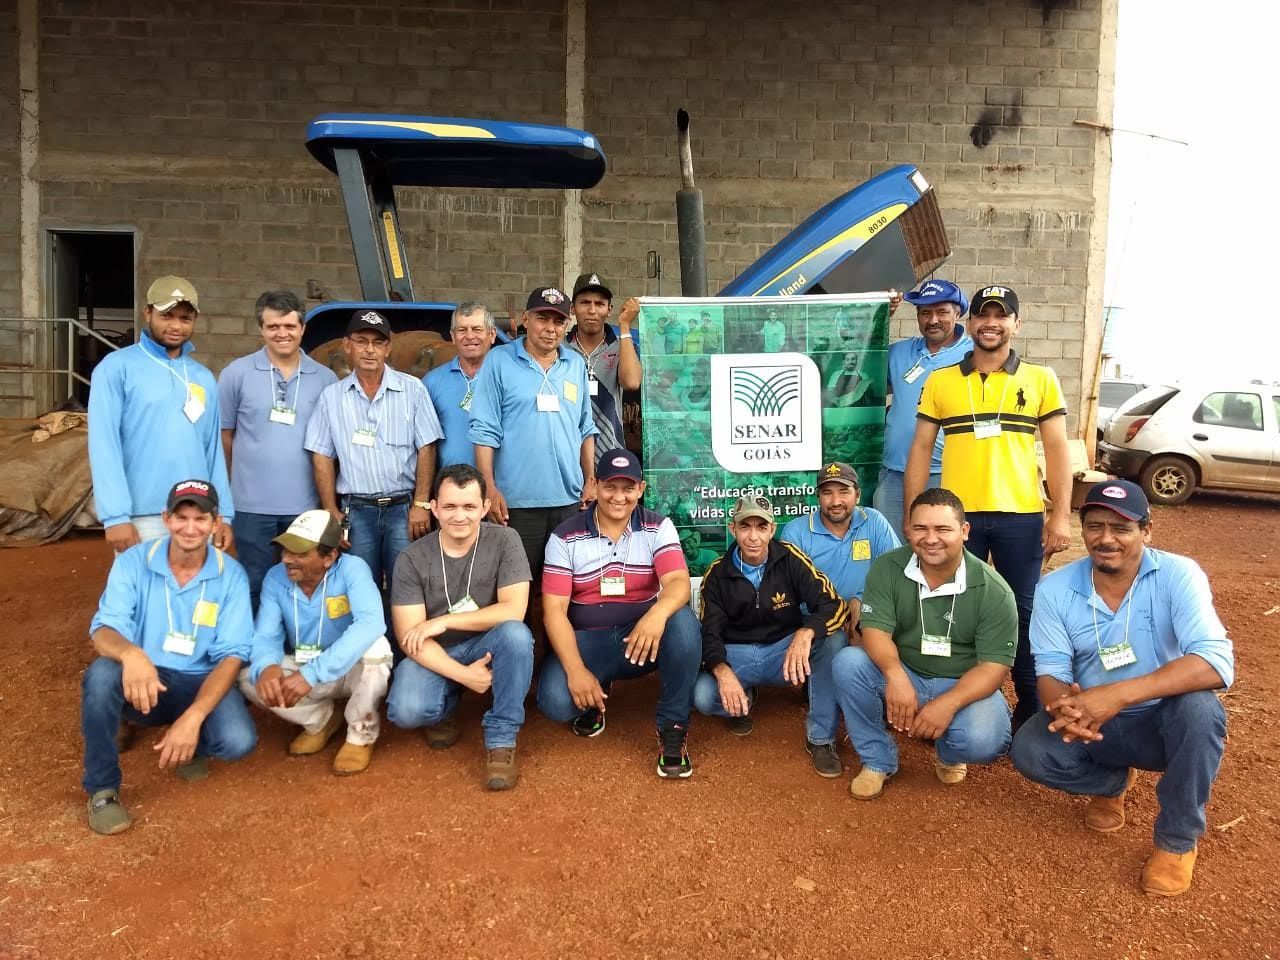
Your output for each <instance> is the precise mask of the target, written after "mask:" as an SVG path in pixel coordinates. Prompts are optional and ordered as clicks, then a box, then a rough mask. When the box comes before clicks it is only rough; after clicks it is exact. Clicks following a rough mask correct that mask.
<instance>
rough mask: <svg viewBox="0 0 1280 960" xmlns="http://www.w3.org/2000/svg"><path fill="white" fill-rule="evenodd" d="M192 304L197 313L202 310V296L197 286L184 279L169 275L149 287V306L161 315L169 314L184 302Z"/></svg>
mask: <svg viewBox="0 0 1280 960" xmlns="http://www.w3.org/2000/svg"><path fill="white" fill-rule="evenodd" d="M184 301H185V302H186V303H189V304H191V306H193V307H195V308H196V310H197V312H198V311H199V310H200V294H198V293H196V288H195V286H194V285H193V284H192V283H191V281H190V280H187V279H185V278H184V277H175V276H174V275H173V274H168V275H166V276H163V277H161V278H160V279H159V280H157V281H155V283H153V284H151V286H149V287H147V305H148V306H150V307H154V308H155V309H157V310H159V311H160V312H161V313H168V312H169V311H170V310H172V309H173V308H174V307H176V306H177V305H178V304H180V303H183V302H184Z"/></svg>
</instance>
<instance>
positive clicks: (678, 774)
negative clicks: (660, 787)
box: [658, 723, 693, 780]
mask: <svg viewBox="0 0 1280 960" xmlns="http://www.w3.org/2000/svg"><path fill="white" fill-rule="evenodd" d="M692 774H693V762H692V761H690V759H689V728H688V727H687V726H685V725H684V724H683V723H673V724H669V725H668V726H665V727H662V728H660V729H659V730H658V776H660V777H662V778H663V779H664V780H670V779H678V780H684V779H686V778H688V777H690V776H692Z"/></svg>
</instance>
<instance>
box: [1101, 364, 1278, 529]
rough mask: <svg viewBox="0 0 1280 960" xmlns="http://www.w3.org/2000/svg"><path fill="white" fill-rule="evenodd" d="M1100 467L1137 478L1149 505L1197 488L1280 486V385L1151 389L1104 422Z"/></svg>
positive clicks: (1240, 383)
mask: <svg viewBox="0 0 1280 960" xmlns="http://www.w3.org/2000/svg"><path fill="white" fill-rule="evenodd" d="M1098 469H1099V470H1106V471H1108V472H1109V473H1114V474H1117V475H1119V476H1121V477H1124V478H1126V479H1128V480H1136V481H1137V482H1138V483H1140V484H1141V485H1142V489H1143V490H1144V491H1146V494H1147V497H1148V498H1149V499H1150V500H1151V502H1152V503H1164V504H1172V503H1182V502H1183V501H1184V500H1186V499H1187V498H1188V497H1189V496H1191V493H1192V491H1194V490H1195V488H1196V487H1206V488H1208V487H1213V488H1219V489H1227V490H1261V491H1272V492H1280V383H1263V382H1261V381H1256V380H1255V381H1225V382H1213V383H1209V384H1199V385H1196V386H1189V385H1186V384H1182V385H1177V386H1173V385H1168V384H1157V385H1153V386H1150V387H1147V388H1146V389H1145V390H1142V391H1141V392H1139V393H1137V394H1135V395H1134V396H1133V397H1131V398H1130V399H1129V400H1127V401H1125V403H1124V404H1123V405H1121V407H1120V409H1119V410H1117V411H1116V413H1115V415H1114V416H1112V418H1111V421H1110V422H1109V423H1108V424H1107V426H1106V430H1105V433H1104V436H1103V439H1102V441H1101V442H1099V444H1098Z"/></svg>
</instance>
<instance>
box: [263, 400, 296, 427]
mask: <svg viewBox="0 0 1280 960" xmlns="http://www.w3.org/2000/svg"><path fill="white" fill-rule="evenodd" d="M267 419H268V420H270V421H271V422H272V423H282V424H284V425H285V426H286V427H292V426H293V425H294V424H295V423H296V422H297V420H298V411H297V410H291V409H289V408H288V407H285V406H281V405H279V404H276V406H274V407H272V408H271V412H270V413H269V414H267Z"/></svg>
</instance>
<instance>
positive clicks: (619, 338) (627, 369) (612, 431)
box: [566, 273, 641, 463]
mask: <svg viewBox="0 0 1280 960" xmlns="http://www.w3.org/2000/svg"><path fill="white" fill-rule="evenodd" d="M612 307H613V292H612V291H611V290H610V289H609V287H608V285H607V284H606V283H605V282H604V281H603V280H602V279H600V275H599V274H598V273H584V274H583V275H582V276H580V277H578V279H577V280H576V281H574V284H573V306H572V312H573V319H574V321H575V323H576V326H575V327H574V328H573V330H572V332H570V334H569V337H568V340H567V341H566V342H567V344H568V346H569V349H571V350H576V351H577V352H578V353H580V354H582V359H583V360H585V361H586V364H587V392H588V393H590V395H591V414H592V417H593V418H594V419H595V422H596V428H597V429H598V430H599V431H600V433H599V435H598V436H597V437H596V462H597V463H598V462H599V460H600V455H601V454H602V453H603V452H604V451H605V450H612V449H614V448H615V447H624V446H626V443H625V442H624V440H623V436H622V391H623V390H638V389H640V377H641V369H640V356H639V354H638V353H637V352H636V345H635V342H634V341H633V340H632V339H631V324H632V323H633V322H634V321H635V318H636V315H637V314H638V313H639V312H640V303H639V301H637V300H636V299H635V298H634V297H633V298H632V299H630V300H628V301H627V302H626V303H625V304H623V306H622V313H621V314H619V315H618V332H617V333H614V331H613V327H611V326H610V325H609V322H608V321H609V311H610V310H611V309H612Z"/></svg>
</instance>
